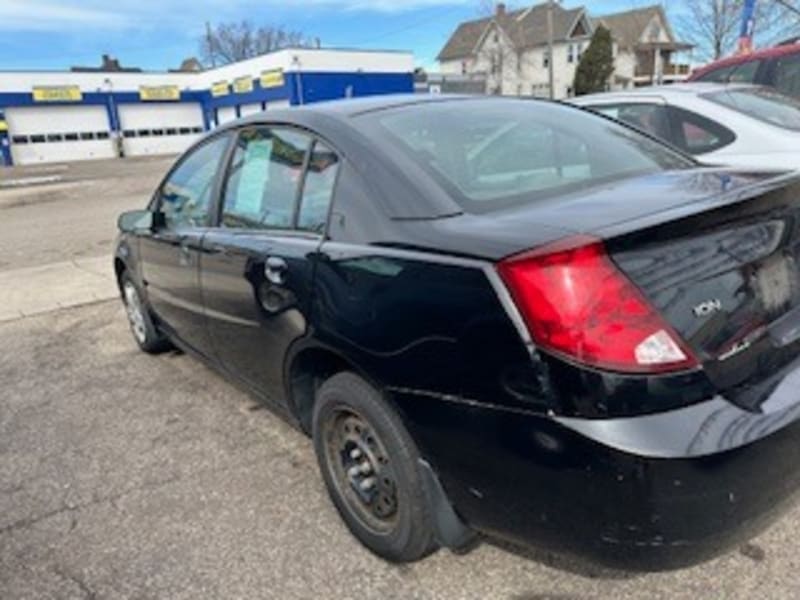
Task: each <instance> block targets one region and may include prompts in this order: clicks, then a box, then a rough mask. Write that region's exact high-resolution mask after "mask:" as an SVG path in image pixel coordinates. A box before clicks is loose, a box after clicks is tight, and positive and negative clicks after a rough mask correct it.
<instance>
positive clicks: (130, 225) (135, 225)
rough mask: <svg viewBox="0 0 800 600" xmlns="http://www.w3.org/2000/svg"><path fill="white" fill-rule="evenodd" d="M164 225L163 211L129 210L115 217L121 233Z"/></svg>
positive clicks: (146, 229)
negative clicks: (117, 217)
mask: <svg viewBox="0 0 800 600" xmlns="http://www.w3.org/2000/svg"><path fill="white" fill-rule="evenodd" d="M163 225H164V213H162V212H152V211H149V210H131V211H128V212H124V213H122V214H121V215H120V216H119V219H117V228H118V229H119V230H120V231H121V232H123V233H143V232H146V231H154V230H155V229H157V228H158V227H163Z"/></svg>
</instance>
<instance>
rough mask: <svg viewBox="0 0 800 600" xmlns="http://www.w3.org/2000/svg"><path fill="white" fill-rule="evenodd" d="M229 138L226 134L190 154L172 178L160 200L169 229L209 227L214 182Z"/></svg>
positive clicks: (160, 208) (160, 207)
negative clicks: (207, 225)
mask: <svg viewBox="0 0 800 600" xmlns="http://www.w3.org/2000/svg"><path fill="white" fill-rule="evenodd" d="M229 139H230V137H229V136H227V135H224V136H220V137H217V138H214V139H213V140H211V141H209V142H206V143H205V144H203V145H202V146H200V147H199V148H197V149H195V150H193V151H192V152H191V154H189V155H187V156H186V157H185V158H184V159H183V161H182V162H181V163H180V164H179V165H178V166H177V167H176V168H175V170H174V171H173V172H172V173H171V174H170V175H169V177H168V178H167V181H166V182H165V183H164V185H163V186H162V188H161V194H160V199H159V210H160V211H161V212H163V213H164V217H165V220H166V226H167V228H169V229H176V228H178V227H181V226H188V227H202V226H204V225H206V224H207V221H208V214H209V208H210V206H211V194H212V189H213V187H214V181H215V179H216V175H217V171H218V169H219V167H220V163H221V162H222V157H223V155H224V154H225V150H226V149H227V147H228V141H229Z"/></svg>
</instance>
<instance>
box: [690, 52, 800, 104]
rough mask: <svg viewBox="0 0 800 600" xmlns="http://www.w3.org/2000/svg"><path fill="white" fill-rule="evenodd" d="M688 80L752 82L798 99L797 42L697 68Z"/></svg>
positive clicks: (799, 60)
mask: <svg viewBox="0 0 800 600" xmlns="http://www.w3.org/2000/svg"><path fill="white" fill-rule="evenodd" d="M689 81H713V82H716V83H755V84H759V85H766V86H770V87H774V88H777V89H779V90H780V91H782V92H783V93H784V94H788V95H790V96H795V97H800V43H798V42H797V41H794V40H793V41H792V42H790V43H786V44H783V45H780V46H776V47H774V48H767V49H764V50H759V51H757V52H753V53H751V54H745V55H740V56H733V57H731V58H724V59H722V60H718V61H716V62H713V63H711V64H710V65H707V66H705V67H702V68H700V69H696V70H695V71H694V72H693V73H692V74H691V76H690V77H689Z"/></svg>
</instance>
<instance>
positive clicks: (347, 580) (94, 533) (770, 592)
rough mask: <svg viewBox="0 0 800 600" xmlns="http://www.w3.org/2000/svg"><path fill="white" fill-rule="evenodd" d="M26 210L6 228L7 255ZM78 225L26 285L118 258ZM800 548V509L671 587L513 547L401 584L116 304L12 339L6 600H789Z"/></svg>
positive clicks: (266, 433) (3, 486)
mask: <svg viewBox="0 0 800 600" xmlns="http://www.w3.org/2000/svg"><path fill="white" fill-rule="evenodd" d="M156 166H158V165H156ZM154 168H155V167H154ZM159 168H160V166H159ZM152 178H153V176H151V179H152ZM102 182H104V183H103V185H107V180H105V179H103V180H102ZM88 185H90V184H87V186H88ZM90 189H92V188H91V187H90ZM89 196H90V197H94V194H92V193H89ZM58 202H63V203H64V206H65V207H66V206H67V205H68V204H69V203H70V202H72V200H69V199H65V200H63V201H58ZM120 202H122V201H120ZM124 202H127V203H128V205H129V206H130V207H131V208H132V207H135V206H139V205H141V204H143V202H142V201H141V200H140V199H139V200H137V199H136V198H135V197H134V196H130V197H129V198H128V200H125V201H124ZM124 202H123V203H124ZM87 203H88V205H89V206H94V205H93V204H92V201H91V200H87ZM22 210H23V209H22V208H21V207H18V208H9V209H0V217H2V218H0V246H2V245H3V243H4V241H3V238H2V236H3V232H4V231H12V230H15V229H19V228H22V227H25V226H27V223H28V219H29V217H28V216H25V217H24V218H22V220H21V221H20V220H18V217H20V218H21V212H20V211H22ZM64 210H65V209H63V208H59V209H58V210H51V211H50V214H49V216H48V215H47V214H45V213H42V214H39V217H38V218H39V219H40V222H39V224H38V226H39V227H40V228H42V230H47V231H49V230H50V229H51V228H52V229H53V230H54V231H57V232H59V233H56V234H54V235H53V240H52V243H51V245H50V246H47V240H46V239H39V238H37V239H34V240H31V241H30V242H24V240H21V238H20V240H21V241H20V243H28V244H29V245H28V246H27V247H25V248H22V252H21V254H20V256H17V257H16V258H14V257H11V258H12V260H11V261H9V262H14V263H15V264H13V265H11V269H12V270H17V269H20V268H22V267H27V266H30V265H34V264H38V265H41V264H49V263H50V262H53V261H52V260H51V258H50V257H52V256H55V255H58V256H59V258H58V260H60V261H63V260H72V259H73V258H75V256H88V257H92V256H103V254H102V253H103V252H105V249H104V248H103V247H102V246H97V248H99V250H97V249H96V250H94V251H93V252H92V251H90V250H88V249H87V248H91V246H92V244H94V243H95V242H96V241H98V240H99V241H102V240H103V239H105V238H106V236H107V235H108V234H107V232H106V229H107V227H106V225H102V227H101V226H100V225H97V224H96V223H95V224H94V225H93V224H92V223H94V221H92V220H88V221H87V223H88V224H87V227H94V229H87V230H86V233H85V236H86V239H84V240H74V241H68V240H67V242H65V245H64V246H63V247H61V248H58V247H56V246H53V245H52V244H56V245H58V244H61V242H62V241H63V240H66V239H67V238H68V237H69V235H70V233H69V227H67V229H64V230H63V231H62V230H61V229H60V227H62V225H63V222H61V221H59V222H56V221H58V220H59V219H62V217H63V211H64ZM105 210H106V208H104V209H103V211H105ZM100 214H101V215H102V214H103V213H102V211H100ZM97 218H98V219H99V218H100V217H97ZM15 219H17V220H15ZM93 219H94V217H93ZM98 222H99V221H98ZM87 240H88V241H89V242H91V244H89V245H88V246H87ZM25 252H28V253H29V254H28V255H26V256H22V255H23V254H25ZM37 252H38V254H37ZM0 260H2V256H1V255H0ZM0 271H3V268H2V265H0ZM44 292H46V290H43V293H44ZM798 539H800V508H798V509H795V510H794V511H793V512H791V513H789V514H788V515H786V516H785V517H784V518H783V519H781V521H779V522H778V523H777V524H776V525H775V526H773V527H772V528H771V529H770V530H768V531H767V532H765V533H764V534H763V535H761V536H760V537H759V538H757V539H755V540H753V541H752V542H751V543H749V544H747V545H745V546H744V547H742V548H741V549H739V550H738V551H735V552H733V553H731V554H729V555H727V556H725V557H722V558H720V559H718V560H715V561H713V562H710V563H706V564H703V565H700V566H698V567H695V568H692V569H688V570H683V571H679V572H672V573H659V574H649V575H640V574H629V573H620V572H610V571H605V570H600V569H594V568H591V567H588V566H586V565H582V564H578V563H575V562H573V561H570V560H568V559H564V558H558V557H554V556H551V555H549V554H547V553H545V552H533V551H523V550H520V549H516V548H511V547H508V546H505V545H503V544H500V543H497V542H484V543H482V544H481V545H479V546H478V547H477V548H475V549H474V550H472V551H471V552H469V553H468V554H465V555H461V556H458V555H455V554H453V553H451V552H449V551H440V552H437V553H436V554H434V555H433V556H431V557H429V558H428V559H426V560H424V561H422V562H420V563H416V564H413V565H402V566H397V565H390V564H387V563H385V562H383V561H381V560H380V559H378V558H376V557H374V556H372V555H371V554H369V553H368V552H367V551H366V550H364V549H363V548H362V547H361V546H360V545H359V544H358V543H357V542H356V541H355V540H354V538H352V536H350V534H349V533H348V532H347V530H346V529H345V527H344V525H343V524H342V522H341V521H340V519H339V517H338V515H337V514H336V512H335V510H334V508H333V507H332V505H331V503H330V502H329V501H328V498H327V495H326V493H325V490H324V488H323V485H322V482H321V480H320V477H319V474H318V471H317V467H316V463H315V460H314V455H313V451H312V449H311V446H310V443H309V441H308V440H307V439H306V438H305V436H303V435H302V434H301V433H299V432H298V431H296V430H294V429H292V428H291V427H290V426H288V425H287V424H285V423H284V422H283V421H282V420H281V419H280V418H278V417H276V416H274V415H273V414H272V413H271V412H269V411H268V410H265V409H263V408H262V407H261V406H260V405H258V404H256V403H255V402H254V401H253V400H252V399H251V398H250V397H249V396H248V395H246V394H245V393H243V392H241V391H240V390H239V389H237V388H236V387H234V386H233V385H231V384H229V383H227V382H226V381H225V380H223V379H222V378H221V377H220V376H219V375H217V374H216V373H214V372H212V371H211V370H209V369H207V368H206V367H204V366H203V365H202V364H201V363H199V362H197V361H196V360H194V359H192V358H190V357H188V356H185V355H181V354H178V353H168V354H164V355H161V356H156V357H152V356H147V355H145V354H142V353H141V352H139V351H138V350H137V348H136V346H135V344H134V342H133V340H132V338H131V336H130V333H129V332H128V329H127V326H126V322H125V316H124V312H123V309H122V307H121V304H120V303H119V302H118V301H117V300H113V301H103V302H95V303H92V304H86V305H82V306H77V307H72V308H65V309H59V310H55V311H52V312H47V313H42V314H36V315H33V316H28V317H24V318H14V319H11V320H8V321H5V322H0V599H2V600H16V599H39V598H53V599H73V598H75V599H90V598H91V599H107V598H108V599H117V598H136V599H150V598H152V599H162V598H170V599H171V598H191V599H197V598H225V599H227V598H248V599H249V598H279V599H281V600H283V599H288V600H292V599H305V598H358V599H360V600H371V599H395V598H396V599H403V600H406V599H415V598H421V599H439V598H444V599H449V598H467V599H472V598H475V599H494V598H498V599H504V600H546V599H557V600H567V599H573V600H574V599H599V598H615V599H628V598H648V599H651V598H664V599H667V598H669V599H674V598H707V597H712V598H754V597H758V598H792V597H797V596H800V576H798V573H799V572H800V553H798V551H797V540H798Z"/></svg>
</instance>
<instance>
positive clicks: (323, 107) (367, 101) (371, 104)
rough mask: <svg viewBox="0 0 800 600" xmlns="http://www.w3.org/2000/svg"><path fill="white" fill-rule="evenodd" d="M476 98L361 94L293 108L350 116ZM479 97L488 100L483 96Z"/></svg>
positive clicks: (473, 97) (463, 96) (450, 95)
mask: <svg viewBox="0 0 800 600" xmlns="http://www.w3.org/2000/svg"><path fill="white" fill-rule="evenodd" d="M478 98H481V97H479V96H467V95H455V94H447V95H431V94H385V95H379V96H363V97H360V98H344V99H338V100H328V101H325V102H315V103H314V104H306V105H304V106H298V107H295V108H294V109H293V110H308V111H314V112H324V113H328V114H331V115H341V116H347V117H350V116H356V115H360V114H363V113H367V112H373V111H378V110H387V109H390V108H398V107H402V106H412V105H418V104H432V103H437V102H451V101H455V100H470V99H473V100H474V99H478ZM481 99H483V100H489V99H488V98H485V97H483V98H481Z"/></svg>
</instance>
